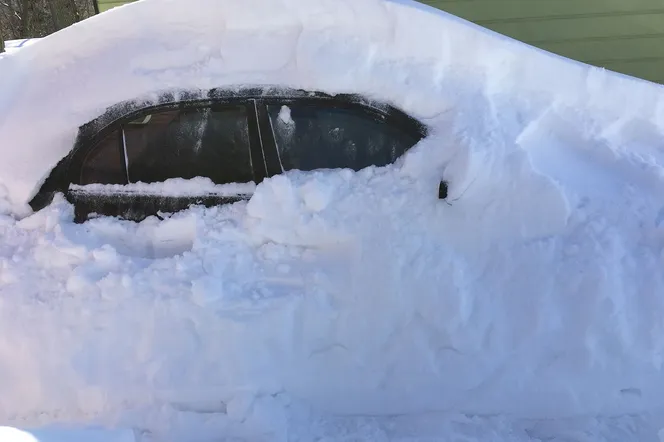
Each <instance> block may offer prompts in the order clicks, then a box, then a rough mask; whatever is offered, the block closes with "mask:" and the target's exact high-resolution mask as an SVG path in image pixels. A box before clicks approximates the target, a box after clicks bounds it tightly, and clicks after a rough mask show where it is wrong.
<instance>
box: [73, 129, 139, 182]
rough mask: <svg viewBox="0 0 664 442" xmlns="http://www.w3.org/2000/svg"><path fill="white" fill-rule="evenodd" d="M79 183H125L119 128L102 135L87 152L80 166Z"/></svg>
mask: <svg viewBox="0 0 664 442" xmlns="http://www.w3.org/2000/svg"><path fill="white" fill-rule="evenodd" d="M80 181H81V184H96V183H99V184H126V182H127V172H126V171H125V168H124V164H123V163H122V144H121V140H120V130H115V131H113V132H111V133H109V134H108V135H106V137H104V138H103V139H102V140H101V141H99V143H97V145H96V146H95V147H94V148H93V149H92V150H90V151H89V152H88V154H87V155H86V157H85V159H83V166H82V167H81V177H80Z"/></svg>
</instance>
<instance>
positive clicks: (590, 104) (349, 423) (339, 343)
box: [0, 0, 664, 442]
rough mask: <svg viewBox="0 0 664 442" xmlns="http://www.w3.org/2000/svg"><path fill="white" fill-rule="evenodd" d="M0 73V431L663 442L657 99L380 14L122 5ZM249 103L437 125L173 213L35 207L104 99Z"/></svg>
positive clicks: (264, 2)
mask: <svg viewBox="0 0 664 442" xmlns="http://www.w3.org/2000/svg"><path fill="white" fill-rule="evenodd" d="M109 35H113V38H109ZM81 41H85V42H86V44H85V45H83V46H81V45H80V44H78V42H81ZM0 72H2V76H3V84H4V85H5V86H6V87H5V86H3V88H2V92H0V143H2V144H1V145H0V152H1V153H2V155H3V161H2V162H0V201H3V202H1V203H0V237H1V238H2V241H0V361H2V364H0V392H1V394H0V422H4V423H10V424H14V423H16V424H17V426H21V427H24V426H34V425H43V424H49V423H53V422H67V423H81V422H96V423H100V424H104V425H110V426H117V427H132V428H138V429H142V430H144V435H145V440H164V441H165V440H170V439H169V438H171V437H173V438H176V440H177V437H176V436H174V435H180V436H181V437H180V439H179V440H182V437H184V435H185V434H186V437H187V440H191V441H193V440H201V441H205V440H217V439H218V437H219V435H220V434H221V435H223V436H224V437H228V438H231V437H241V438H246V439H248V440H271V441H275V440H298V437H300V440H313V439H315V437H333V438H334V437H345V436H344V434H345V435H346V436H348V437H359V438H360V439H361V440H372V439H373V440H398V438H399V437H401V438H402V439H403V440H405V439H406V438H414V437H416V436H417V437H424V438H426V437H429V438H431V437H439V436H440V435H443V437H447V436H450V437H452V436H458V437H459V438H461V437H464V438H466V440H473V438H476V439H478V440H492V439H490V438H491V437H494V436H495V437H499V438H502V439H493V440H503V439H504V440H530V439H535V438H539V439H541V440H554V439H553V438H555V437H561V438H563V437H573V436H574V435H578V434H590V435H591V436H594V437H595V439H594V440H596V439H597V438H600V439H604V440H612V439H611V438H613V437H614V436H615V435H616V434H618V435H620V439H614V440H621V441H626V440H639V441H654V442H656V441H657V431H659V429H660V428H661V427H662V426H663V425H660V426H657V425H656V423H657V421H658V420H657V417H659V418H661V417H662V413H661V410H658V409H659V408H660V407H661V406H662V399H661V398H662V397H664V383H662V381H661V379H662V376H664V367H663V364H664V295H663V294H664V272H662V268H663V266H664V174H663V169H662V165H663V163H664V161H663V158H664V156H663V152H664V143H663V142H662V139H664V138H663V137H662V127H663V124H664V114H663V113H662V111H663V110H664V108H663V107H662V105H661V103H662V88H661V87H659V86H656V85H654V84H651V83H647V82H643V81H638V80H635V79H631V78H627V77H624V76H621V75H617V74H612V73H610V72H606V71H603V70H600V69H596V68H591V67H588V66H585V65H582V64H580V63H575V62H571V61H569V60H565V59H562V58H560V57H556V56H552V55H550V54H547V53H544V52H542V51H539V50H536V49H533V48H531V47H528V46H526V45H523V44H520V43H518V42H515V41H512V40H509V39H506V38H503V37H500V36H497V35H495V34H493V33H490V32H488V31H485V30H482V29H480V28H478V27H476V26H474V25H471V24H469V23H467V22H464V21H461V20H459V19H456V18H454V17H450V16H448V15H446V14H444V13H440V12H434V11H433V10H431V9H429V8H426V7H423V6H421V5H417V4H414V3H410V2H386V1H379V0H316V1H312V0H279V1H274V0H269V1H268V0H227V1H224V2H217V1H213V0H186V1H185V0H143V1H140V2H137V3H134V4H131V5H128V6H125V7H122V8H117V9H114V10H112V11H109V12H107V13H104V14H102V15H100V16H96V17H94V18H92V19H89V20H86V21H85V22H82V23H79V24H77V25H75V26H72V27H71V28H68V29H66V30H64V31H61V32H59V33H57V34H54V35H52V36H49V37H47V38H45V39H42V40H39V41H36V42H34V43H33V44H31V45H29V46H26V47H24V48H22V49H21V50H20V51H17V52H15V53H12V54H7V55H5V56H3V57H2V59H0ZM247 84H255V85H267V84H269V85H275V84H277V85H283V86H286V87H295V88H305V89H311V90H318V91H323V92H328V93H338V92H352V93H362V94H364V95H366V96H368V97H370V98H377V99H380V100H381V101H388V102H390V103H392V104H394V105H395V106H397V107H400V108H401V109H403V110H405V111H406V112H409V113H411V114H412V115H414V116H415V117H417V118H419V119H420V120H421V121H423V122H425V123H426V124H428V125H429V126H430V127H431V128H432V133H431V135H430V136H429V137H427V138H426V139H425V140H423V141H422V142H421V143H419V144H418V145H417V146H416V147H414V148H413V149H412V150H411V151H409V152H408V154H406V155H405V156H404V157H403V158H401V159H400V160H399V161H397V162H396V163H395V164H393V165H390V166H387V167H383V168H368V169H365V170H363V171H360V172H357V173H354V172H351V171H348V170H330V171H318V172H311V173H302V172H289V173H286V174H283V175H280V176H275V177H273V178H271V179H268V180H266V181H264V182H263V183H261V184H260V185H258V186H256V187H255V189H253V188H252V189H251V190H253V192H254V195H253V197H252V198H251V200H250V201H248V202H238V203H235V204H232V205H228V206H223V207H216V208H210V209H203V208H200V207H194V208H191V209H190V210H187V211H184V212H181V213H178V214H176V215H173V216H172V217H170V218H168V219H166V220H164V221H160V220H157V219H153V218H151V219H148V220H146V221H144V222H142V223H140V224H136V223H132V222H124V221H118V220H115V219H111V218H98V219H94V220H91V221H89V222H87V223H85V224H83V225H77V224H73V222H72V212H73V210H72V207H71V206H70V205H69V204H68V203H66V202H65V201H64V200H63V199H62V198H61V197H58V198H56V200H55V201H54V202H53V204H51V205H50V206H49V207H47V208H45V209H44V210H42V211H40V212H38V213H36V214H31V215H29V210H27V209H26V204H27V202H28V201H29V200H30V198H31V197H32V196H33V195H34V193H35V192H36V190H37V189H38V188H39V185H40V183H41V182H42V180H43V179H44V178H45V177H46V176H47V175H48V173H49V171H50V169H51V168H52V167H53V166H54V164H56V163H57V162H58V161H59V160H60V159H61V158H62V157H63V156H65V155H66V154H67V153H68V152H69V150H70V149H71V146H72V144H73V141H74V138H75V136H76V130H77V127H78V126H79V125H80V124H83V123H85V122H87V121H89V120H91V119H93V118H94V117H96V116H98V115H100V114H101V113H102V112H103V111H104V109H105V108H106V107H107V106H110V105H113V104H115V103H117V102H121V101H126V100H131V99H141V100H143V99H145V100H152V99H154V98H155V96H156V95H155V94H157V93H158V92H159V91H163V90H171V89H173V88H177V89H183V90H189V91H190V90H197V89H208V88H212V87H220V86H235V85H247ZM283 117H284V118H287V115H286V112H284V115H283ZM441 179H444V180H446V181H448V183H449V190H450V192H449V197H448V198H447V200H446V201H441V200H439V199H438V198H437V190H438V184H439V182H440V180H441ZM174 188H176V187H172V186H169V185H166V184H165V185H164V186H161V189H162V190H167V189H174ZM97 190H100V189H97ZM26 215H29V216H26ZM19 218H20V219H19ZM450 413H451V414H450ZM657 413H659V414H657ZM348 415H352V417H348ZM459 415H461V416H459ZM478 415H481V416H483V417H481V416H478ZM367 416H376V418H375V419H373V418H369V417H367ZM473 416H478V417H473ZM580 416H582V417H583V418H582V421H576V420H575V419H581V418H580ZM336 419H340V421H337V420H336ZM551 419H560V420H557V421H551ZM339 422H343V423H339ZM659 422H662V420H661V419H660V420H659ZM561 423H562V424H561ZM18 424H20V425H18ZM558 425H564V427H563V429H561V427H559V426H558ZM482 428H483V430H482ZM487 428H489V429H491V430H487ZM191 429H195V432H194V433H191V432H190V430H191ZM334 429H336V433H335V430H334ZM344 432H346V433H344ZM342 433H344V434H342ZM492 434H493V436H492ZM496 435H498V436H496ZM503 436H505V437H503ZM215 437H216V438H217V439H215ZM150 438H153V439H150ZM510 438H511V439H510ZM461 440H463V439H461ZM575 440H576V439H575Z"/></svg>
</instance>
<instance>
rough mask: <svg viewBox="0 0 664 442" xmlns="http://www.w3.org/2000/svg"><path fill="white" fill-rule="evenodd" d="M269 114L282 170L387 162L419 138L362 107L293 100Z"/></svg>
mask: <svg viewBox="0 0 664 442" xmlns="http://www.w3.org/2000/svg"><path fill="white" fill-rule="evenodd" d="M268 113H269V115H270V122H271V124H272V130H273V132H274V137H275V141H276V143H277V149H278V152H279V157H280V159H281V164H282V166H283V168H284V170H290V169H299V170H303V171H309V170H314V169H319V168H329V169H332V168H349V169H353V170H360V169H363V168H365V167H368V166H371V165H376V166H384V165H387V164H390V163H392V162H394V161H395V160H396V159H397V158H398V157H400V156H401V155H403V153H404V152H405V151H406V150H408V149H409V148H410V147H412V146H413V145H414V144H416V143H417V141H418V139H417V138H415V137H413V136H412V135H410V134H409V133H407V132H406V131H404V130H402V129H401V128H399V127H395V126H393V125H390V124H387V123H386V121H385V119H384V118H382V117H381V116H379V115H377V114H373V113H370V112H368V111H366V110H363V109H359V108H345V107H343V108H337V107H332V106H329V107H328V106H326V105H325V104H317V103H312V104H309V103H295V104H289V105H287V106H286V105H269V106H268Z"/></svg>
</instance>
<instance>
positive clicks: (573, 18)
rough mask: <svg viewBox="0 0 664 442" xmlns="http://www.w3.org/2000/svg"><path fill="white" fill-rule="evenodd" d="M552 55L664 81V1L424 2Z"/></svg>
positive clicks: (503, 0) (447, 0)
mask: <svg viewBox="0 0 664 442" xmlns="http://www.w3.org/2000/svg"><path fill="white" fill-rule="evenodd" d="M422 2H423V3H427V4H429V5H431V6H435V7H437V8H439V9H442V10H444V11H447V12H450V13H452V14H454V15H457V16H459V17H462V18H465V19H467V20H470V21H473V22H475V23H477V24H479V25H481V26H484V27H486V28H489V29H492V30H494V31H496V32H499V33H501V34H505V35H508V36H510V37H513V38H516V39H518V40H521V41H525V42H526V43H529V44H532V45H534V46H538V47H540V48H542V49H546V50H548V51H551V52H555V53H557V54H560V55H563V56H565V57H569V58H574V59H577V60H581V61H583V62H586V63H589V64H593V65H596V66H601V67H605V68H607V69H611V70H614V71H618V72H622V73H625V74H628V75H633V76H636V77H641V78H645V79H647V80H651V81H655V82H659V83H663V82H664V0H422Z"/></svg>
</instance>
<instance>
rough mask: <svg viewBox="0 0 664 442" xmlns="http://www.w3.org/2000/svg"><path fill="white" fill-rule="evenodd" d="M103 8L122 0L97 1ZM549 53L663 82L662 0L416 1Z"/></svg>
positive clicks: (663, 6)
mask: <svg viewBox="0 0 664 442" xmlns="http://www.w3.org/2000/svg"><path fill="white" fill-rule="evenodd" d="M98 1H99V9H100V10H101V11H105V10H107V9H110V8H112V7H114V6H118V5H121V4H123V3H127V0H124V1H123V0H98ZM420 1H421V2H422V3H426V4H429V5H431V6H435V7H437V8H440V9H442V10H444V11H447V12H450V13H452V14H454V15H457V16H459V17H462V18H465V19H467V20H470V21H473V22H475V23H477V24H479V25H481V26H484V27H486V28H489V29H492V30H494V31H496V32H499V33H501V34H505V35H508V36H510V37H513V38H516V39H518V40H521V41H525V42H526V43H529V44H532V45H534V46H539V47H540V48H543V49H546V50H548V51H551V52H555V53H557V54H560V55H563V56H565V57H569V58H574V59H577V60H581V61H583V62H586V63H589V64H593V65H596V66H601V67H605V68H607V69H611V70H614V71H618V72H622V73H625V74H628V75H633V76H636V77H641V78H645V79H647V80H651V81H655V82H659V83H664V0H420Z"/></svg>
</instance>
